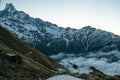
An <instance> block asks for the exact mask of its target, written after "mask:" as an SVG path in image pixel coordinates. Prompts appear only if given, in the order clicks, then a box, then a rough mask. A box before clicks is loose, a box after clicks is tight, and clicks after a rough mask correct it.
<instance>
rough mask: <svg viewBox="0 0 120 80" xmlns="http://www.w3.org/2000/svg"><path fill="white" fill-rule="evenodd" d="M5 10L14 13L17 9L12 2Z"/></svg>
mask: <svg viewBox="0 0 120 80" xmlns="http://www.w3.org/2000/svg"><path fill="white" fill-rule="evenodd" d="M4 11H7V12H9V13H14V12H15V11H16V9H15V7H14V6H13V5H12V4H11V3H7V4H6V6H5V9H4Z"/></svg>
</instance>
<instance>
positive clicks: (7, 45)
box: [0, 26, 63, 80]
mask: <svg viewBox="0 0 120 80" xmlns="http://www.w3.org/2000/svg"><path fill="white" fill-rule="evenodd" d="M58 68H63V66H61V65H60V64H58V63H56V62H55V61H54V60H52V59H50V58H48V57H47V56H46V55H43V54H42V53H41V52H39V51H37V50H36V49H34V48H32V47H30V46H28V45H27V44H25V43H24V42H22V41H21V40H19V39H18V38H16V37H14V36H13V35H12V34H11V33H10V32H8V31H7V30H6V29H4V28H2V27H1V26H0V80H6V79H7V80H18V79H19V80H34V79H35V80H38V79H39V78H42V79H46V78H48V77H50V76H52V75H54V74H55V71H57V69H58Z"/></svg>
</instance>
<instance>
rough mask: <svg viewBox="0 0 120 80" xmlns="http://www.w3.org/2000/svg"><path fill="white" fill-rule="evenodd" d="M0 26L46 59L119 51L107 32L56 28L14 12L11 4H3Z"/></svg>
mask: <svg viewBox="0 0 120 80" xmlns="http://www.w3.org/2000/svg"><path fill="white" fill-rule="evenodd" d="M0 25H2V26H3V27H4V28H6V29H8V30H9V31H11V32H12V33H13V34H14V35H15V36H17V37H18V38H20V39H22V40H23V41H24V42H26V43H27V44H29V45H31V46H32V47H34V48H36V49H38V50H40V51H41V52H44V53H45V54H47V55H52V54H58V53H60V52H64V53H76V54H78V53H87V52H91V51H92V52H93V51H95V52H96V51H103V52H108V51H112V50H120V36H118V35H115V34H113V33H111V32H107V31H103V30H100V29H96V28H92V27H91V26H86V27H83V28H82V29H72V28H69V27H68V28H63V27H59V26H57V25H56V24H52V23H50V22H47V21H43V20H41V19H39V18H33V17H30V16H29V15H28V14H26V13H25V12H23V11H18V10H16V9H15V7H14V6H13V5H12V4H6V7H5V9H4V10H2V11H0Z"/></svg>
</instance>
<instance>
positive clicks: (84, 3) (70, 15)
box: [0, 0, 120, 35]
mask: <svg viewBox="0 0 120 80" xmlns="http://www.w3.org/2000/svg"><path fill="white" fill-rule="evenodd" d="M0 2H1V1H0ZM6 3H12V4H13V5H14V6H15V7H16V9H17V10H22V11H24V12H26V13H28V14H29V15H30V16H32V17H35V18H40V19H43V20H44V21H49V22H52V23H55V24H57V25H58V26H62V27H71V28H77V29H80V28H82V27H84V26H88V25H90V26H92V27H95V28H97V29H102V30H106V31H110V32H113V33H115V34H118V35H120V0H2V4H0V10H2V9H3V8H4V7H5V4H6Z"/></svg>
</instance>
